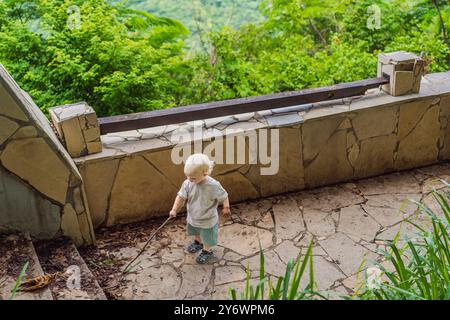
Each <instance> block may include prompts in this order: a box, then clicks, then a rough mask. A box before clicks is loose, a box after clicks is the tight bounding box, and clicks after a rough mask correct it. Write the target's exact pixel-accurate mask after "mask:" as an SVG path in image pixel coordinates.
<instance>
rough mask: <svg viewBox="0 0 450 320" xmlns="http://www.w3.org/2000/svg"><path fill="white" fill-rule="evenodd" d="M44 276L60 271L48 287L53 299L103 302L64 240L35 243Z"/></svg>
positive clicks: (100, 292)
mask: <svg viewBox="0 0 450 320" xmlns="http://www.w3.org/2000/svg"><path fill="white" fill-rule="evenodd" d="M34 245H35V247H36V252H37V254H38V257H39V260H40V262H41V265H42V268H43V269H44V271H45V272H46V273H49V274H50V273H54V272H61V275H60V276H57V277H56V279H55V280H54V281H53V282H52V283H51V284H50V285H49V288H50V290H51V292H52V294H53V297H54V299H55V300H106V299H107V298H106V296H105V293H104V292H103V290H102V288H101V287H100V285H99V284H98V281H97V280H96V278H95V277H94V275H93V274H92V272H91V270H90V269H89V267H88V266H87V265H86V263H85V261H84V259H83V258H82V257H81V255H80V253H79V252H78V250H77V248H76V247H75V245H74V244H73V243H72V242H71V241H70V240H69V239H66V238H60V239H54V240H49V241H39V242H35V243H34Z"/></svg>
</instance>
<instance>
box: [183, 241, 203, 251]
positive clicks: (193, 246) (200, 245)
mask: <svg viewBox="0 0 450 320" xmlns="http://www.w3.org/2000/svg"><path fill="white" fill-rule="evenodd" d="M202 249H203V243H200V242H198V241H197V240H194V241H193V242H192V243H191V244H190V245H188V246H187V248H186V250H187V251H188V252H189V253H196V252H198V251H200V250H202Z"/></svg>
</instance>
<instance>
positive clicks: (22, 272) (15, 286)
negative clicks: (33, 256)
mask: <svg viewBox="0 0 450 320" xmlns="http://www.w3.org/2000/svg"><path fill="white" fill-rule="evenodd" d="M28 265H29V261H27V262H25V264H24V265H23V267H22V270H21V271H20V274H19V277H17V280H16V283H15V285H14V288H13V289H12V290H11V296H10V297H9V300H13V299H14V298H15V297H16V293H17V290H18V289H19V287H20V284H21V283H22V278H23V276H24V275H25V272H26V271H27V269H28Z"/></svg>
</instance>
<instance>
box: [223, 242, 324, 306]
mask: <svg viewBox="0 0 450 320" xmlns="http://www.w3.org/2000/svg"><path fill="white" fill-rule="evenodd" d="M312 245H313V241H312V240H311V242H310V244H309V246H308V249H307V251H306V254H305V255H304V256H303V258H302V254H301V252H300V254H299V256H298V258H297V260H296V261H295V262H294V260H293V259H291V260H290V261H289V262H288V263H287V266H286V270H285V272H284V276H281V277H279V278H278V279H277V280H276V283H275V284H274V283H273V282H272V279H271V277H269V276H267V275H266V274H265V269H264V253H263V251H262V250H261V248H260V253H259V264H260V269H259V282H258V284H257V285H256V286H252V285H251V284H250V270H249V267H248V266H247V279H246V283H245V290H244V291H243V292H241V294H240V299H241V300H265V299H267V300H307V299H313V298H314V297H316V296H321V295H320V293H319V292H317V291H315V285H314V268H313V259H312ZM307 268H309V276H308V283H307V285H306V286H304V287H302V286H301V282H302V279H303V278H305V277H306V270H307ZM266 285H267V293H266ZM229 294H230V296H231V298H232V299H233V300H237V298H238V293H237V291H236V289H234V288H230V289H229Z"/></svg>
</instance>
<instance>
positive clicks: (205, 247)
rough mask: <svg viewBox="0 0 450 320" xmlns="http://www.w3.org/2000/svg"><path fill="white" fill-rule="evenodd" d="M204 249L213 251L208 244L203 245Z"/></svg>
mask: <svg viewBox="0 0 450 320" xmlns="http://www.w3.org/2000/svg"><path fill="white" fill-rule="evenodd" d="M203 250H205V251H211V247H210V246H207V245H206V244H204V245H203Z"/></svg>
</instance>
